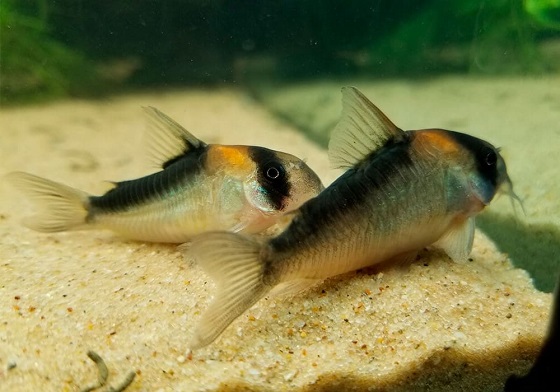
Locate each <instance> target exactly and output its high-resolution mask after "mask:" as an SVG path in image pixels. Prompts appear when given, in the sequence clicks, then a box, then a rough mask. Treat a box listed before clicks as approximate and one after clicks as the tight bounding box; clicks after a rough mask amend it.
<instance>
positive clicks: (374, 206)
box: [183, 87, 517, 349]
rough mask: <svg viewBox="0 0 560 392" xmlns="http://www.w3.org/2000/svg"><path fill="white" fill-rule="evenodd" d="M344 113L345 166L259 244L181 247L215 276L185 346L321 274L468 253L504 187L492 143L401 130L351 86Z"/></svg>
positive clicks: (241, 240)
mask: <svg viewBox="0 0 560 392" xmlns="http://www.w3.org/2000/svg"><path fill="white" fill-rule="evenodd" d="M342 94H343V110H342V115H341V119H340V121H339V123H338V124H337V126H336V128H335V129H334V131H333V134H332V137H331V141H330V143H329V156H330V159H331V162H332V163H333V164H334V165H336V166H339V167H344V168H348V170H347V171H346V172H345V173H344V174H342V175H341V176H340V177H339V178H338V179H337V180H335V181H334V182H333V183H332V184H331V185H330V186H328V187H327V188H326V189H325V190H324V191H323V192H322V193H320V194H319V195H318V196H317V197H315V198H313V199H311V200H309V201H308V202H306V203H305V204H303V205H302V206H301V207H300V208H299V209H298V210H297V211H295V212H294V213H293V215H294V217H293V219H292V220H291V222H290V224H289V226H287V228H286V229H285V230H284V231H283V232H282V233H280V234H279V235H277V236H275V237H272V238H270V239H267V240H266V241H264V242H260V241H257V240H255V239H252V238H248V237H246V236H242V235H236V234H231V233H207V234H205V235H201V236H196V237H195V238H193V241H192V242H191V243H190V244H188V245H185V246H183V250H184V252H185V254H186V255H187V256H188V257H191V258H194V259H195V260H196V261H197V263H199V265H201V266H202V268H203V269H204V270H205V272H206V273H207V274H208V275H210V276H211V277H212V278H213V280H214V281H215V282H216V285H217V287H216V290H217V291H216V295H215V298H214V300H213V302H211V304H210V305H209V308H208V310H207V311H206V312H205V313H204V314H203V315H202V319H201V321H200V322H199V324H198V326H197V328H196V330H195V333H194V338H193V340H192V342H191V344H190V348H191V349H196V348H199V347H202V346H205V345H208V344H209V343H211V342H212V341H214V340H215V339H216V338H217V337H218V336H219V335H220V333H221V332H222V331H223V330H224V329H225V328H226V327H227V326H228V325H229V324H230V323H231V322H232V321H233V320H235V319H236V318H237V317H238V316H239V315H241V314H242V313H243V312H244V311H246V310H247V309H248V308H249V307H251V306H252V305H253V304H255V303H256V302H257V301H258V300H259V299H260V298H262V297H263V296H265V295H266V294H267V293H269V292H270V291H271V290H273V289H274V290H273V291H274V292H275V293H279V292H297V291H299V290H302V289H305V288H307V287H309V286H311V285H314V284H316V283H318V282H320V281H322V280H324V279H325V278H328V277H331V276H334V275H338V274H342V273H345V272H349V271H353V270H356V269H360V268H363V267H366V266H370V265H373V264H376V263H380V262H383V261H387V260H393V259H399V258H404V259H410V258H411V257H412V255H414V254H415V253H416V252H417V251H418V250H421V249H422V248H424V247H426V246H429V245H432V244H433V245H435V246H437V247H440V248H442V249H443V250H444V251H445V252H446V253H447V254H448V255H449V256H450V257H451V258H452V259H453V260H455V261H463V260H465V259H466V258H467V257H468V255H469V253H470V252H471V248H472V244H473V237H474V229H475V226H474V219H475V216H476V214H478V213H479V212H480V211H481V210H482V209H483V208H484V207H485V206H486V205H488V204H489V203H490V201H491V200H492V199H493V197H494V195H495V194H496V192H497V191H498V190H499V189H500V188H502V189H503V190H505V191H506V192H508V193H509V194H510V195H511V196H512V197H514V198H517V196H515V194H514V193H513V189H512V184H511V181H510V179H509V177H508V174H507V171H506V165H505V163H504V160H503V159H502V157H501V156H500V154H499V152H498V150H497V149H496V148H494V147H493V146H492V145H490V144H489V143H487V142H485V141H483V140H480V139H478V138H475V137H473V136H469V135H466V134H463V133H458V132H453V131H447V130H442V129H425V130H416V131H403V130H401V129H399V128H398V127H397V126H395V125H394V124H393V123H392V122H391V121H390V120H389V119H388V118H387V117H386V116H385V115H384V114H383V113H382V112H381V111H380V110H379V109H378V108H377V107H375V106H374V105H373V104H372V103H371V102H370V101H369V100H368V99H367V98H366V97H365V96H364V95H362V94H361V93H360V92H359V91H358V90H357V89H355V88H352V87H346V88H343V89H342Z"/></svg>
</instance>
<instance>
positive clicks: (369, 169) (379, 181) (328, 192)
mask: <svg viewBox="0 0 560 392" xmlns="http://www.w3.org/2000/svg"><path fill="white" fill-rule="evenodd" d="M409 146H410V143H409V142H408V138H407V139H406V141H405V142H398V143H393V142H391V143H389V144H388V145H386V146H385V147H383V148H382V149H381V150H377V151H376V152H375V153H373V154H371V155H370V157H368V158H367V159H366V160H364V161H363V162H362V163H360V164H359V165H358V166H356V167H354V168H352V169H350V170H348V171H347V172H345V173H344V174H342V175H341V176H340V177H339V178H338V179H336V180H335V181H334V182H333V183H332V184H331V185H330V186H329V187H327V188H326V189H325V190H324V191H323V192H321V193H320V194H319V195H318V196H317V197H316V198H314V199H311V200H309V201H308V202H306V203H305V204H304V205H303V206H302V207H301V208H300V210H299V211H300V214H299V215H298V216H297V217H296V218H295V219H294V220H293V221H292V223H291V224H290V226H289V227H288V229H287V230H285V231H284V232H283V233H282V234H281V235H279V236H277V237H275V238H273V239H272V240H271V241H270V245H271V246H272V247H273V248H274V249H275V250H276V251H278V252H284V251H286V252H291V251H297V248H298V247H299V246H308V245H306V244H309V243H311V242H313V241H321V240H322V238H324V237H323V233H324V230H332V228H333V223H334V222H335V221H337V220H346V221H347V217H348V216H349V215H350V214H349V213H353V212H355V211H356V210H361V211H363V212H362V214H363V215H364V219H367V218H366V217H367V216H368V214H371V213H372V212H371V211H367V210H366V209H367V208H370V207H369V206H368V205H367V204H368V203H367V199H369V198H371V197H372V195H373V194H375V193H376V192H384V190H385V187H387V186H389V185H390V184H391V183H392V181H393V178H394V177H395V176H400V174H399V171H400V170H406V169H407V168H408V167H410V166H411V165H412V164H413V162H412V160H411V158H410V154H409V150H408V149H409ZM352 216H355V214H352ZM345 218H346V219H345Z"/></svg>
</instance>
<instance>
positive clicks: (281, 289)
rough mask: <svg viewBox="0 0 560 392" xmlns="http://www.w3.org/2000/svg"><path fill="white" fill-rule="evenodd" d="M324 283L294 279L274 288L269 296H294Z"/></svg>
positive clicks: (318, 280) (316, 280) (314, 280)
mask: <svg viewBox="0 0 560 392" xmlns="http://www.w3.org/2000/svg"><path fill="white" fill-rule="evenodd" d="M322 281H323V280H322V279H294V280H290V281H287V282H282V283H280V284H279V285H278V286H276V287H274V288H273V289H272V291H271V292H270V294H269V295H270V297H280V296H293V295H296V294H298V293H301V292H302V291H305V290H307V289H309V288H311V287H313V286H315V285H316V284H319V283H321V282H322Z"/></svg>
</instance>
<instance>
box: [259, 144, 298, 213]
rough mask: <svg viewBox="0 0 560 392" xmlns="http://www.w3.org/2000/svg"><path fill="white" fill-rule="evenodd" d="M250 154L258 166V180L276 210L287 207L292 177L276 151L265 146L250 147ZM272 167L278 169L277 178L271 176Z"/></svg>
mask: <svg viewBox="0 0 560 392" xmlns="http://www.w3.org/2000/svg"><path fill="white" fill-rule="evenodd" d="M249 156H250V157H251V159H252V160H253V162H255V164H256V167H257V180H258V182H259V184H260V186H261V187H262V189H263V190H264V191H265V193H266V197H267V198H268V200H269V201H270V203H271V204H272V205H273V206H274V208H275V209H276V210H282V209H284V207H285V204H286V199H287V198H288V197H289V196H290V190H291V185H290V179H289V176H288V173H287V171H286V168H285V167H284V164H283V163H282V161H281V160H280V159H279V158H278V156H277V155H276V153H275V152H274V151H272V150H269V149H268V148H264V147H253V146H251V147H249ZM270 168H276V169H277V170H278V173H279V175H278V177H277V178H270V177H269V176H268V175H267V172H268V170H269V169H270Z"/></svg>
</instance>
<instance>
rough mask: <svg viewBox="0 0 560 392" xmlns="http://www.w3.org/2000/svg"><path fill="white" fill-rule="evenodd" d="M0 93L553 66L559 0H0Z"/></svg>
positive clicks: (14, 99) (19, 97)
mask: <svg viewBox="0 0 560 392" xmlns="http://www.w3.org/2000/svg"><path fill="white" fill-rule="evenodd" d="M0 43H1V46H0V81H1V84H0V103H2V104H15V103H22V102H30V101H37V100H45V99H51V98H57V97H64V96H99V95H103V94H110V93H115V92H122V91H125V90H131V89H145V88H169V87H180V86H193V85H199V86H200V85H204V86H211V85H216V84H237V85H242V86H243V87H247V88H257V87H255V86H259V85H260V84H261V83H266V82H270V81H273V82H278V81H294V80H300V79H309V78H326V77H331V78H332V77H344V76H348V75H353V76H356V75H362V76H366V77H368V78H378V79H385V78H394V77H413V78H418V77H426V76H430V75H434V74H441V73H447V74H448V73H477V74H485V75H486V74H542V73H549V72H558V71H559V70H560V1H559V0H456V1H452V2H451V1H446V0H400V1H393V0H368V1H366V0H354V1H351V2H348V1H346V0H325V1H315V0H280V1H279V0H261V1H248V0H238V1H225V0H204V1H203V0H135V1H118V0H117V1H107V0H99V1H83V0H56V1H54V0H2V2H1V3H0Z"/></svg>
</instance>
